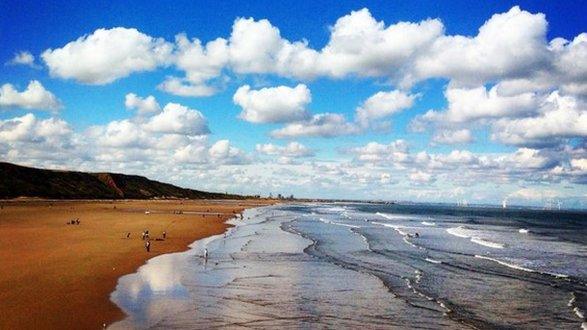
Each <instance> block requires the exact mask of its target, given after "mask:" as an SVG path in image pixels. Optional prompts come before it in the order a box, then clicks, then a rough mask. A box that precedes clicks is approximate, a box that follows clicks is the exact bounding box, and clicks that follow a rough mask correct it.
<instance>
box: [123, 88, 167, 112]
mask: <svg viewBox="0 0 587 330" xmlns="http://www.w3.org/2000/svg"><path fill="white" fill-rule="evenodd" d="M124 105H125V106H126V108H127V109H129V110H136V112H137V114H138V115H139V116H143V115H148V114H153V113H157V112H159V111H161V106H159V103H157V100H156V99H155V97H154V96H153V95H149V96H147V97H145V98H142V97H140V96H137V95H136V94H134V93H129V94H126V97H125V99H124Z"/></svg>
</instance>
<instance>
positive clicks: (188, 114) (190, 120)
mask: <svg viewBox="0 0 587 330" xmlns="http://www.w3.org/2000/svg"><path fill="white" fill-rule="evenodd" d="M145 128H146V129H148V130H150V131H153V132H158V133H166V134H184V135H205V134H208V133H210V130H209V129H208V124H207V123H206V119H205V118H204V115H202V113H201V112H199V111H198V110H194V109H190V108H188V107H186V106H183V105H181V104H178V103H168V104H167V105H166V106H165V107H164V108H163V111H162V112H161V113H159V114H157V115H155V116H153V117H151V118H150V119H149V121H148V122H147V124H146V125H145Z"/></svg>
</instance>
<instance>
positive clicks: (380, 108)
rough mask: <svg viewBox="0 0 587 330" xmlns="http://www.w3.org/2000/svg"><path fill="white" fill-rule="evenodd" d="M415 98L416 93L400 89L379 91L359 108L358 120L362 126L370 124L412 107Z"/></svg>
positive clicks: (357, 111)
mask: <svg viewBox="0 0 587 330" xmlns="http://www.w3.org/2000/svg"><path fill="white" fill-rule="evenodd" d="M415 98H416V96H415V95H409V94H406V93H403V92H401V91H398V90H393V91H389V92H378V93H376V94H374V95H372V96H371V97H369V98H368V99H367V100H365V102H363V104H362V105H361V106H360V107H359V108H357V110H356V118H357V121H358V122H359V123H360V124H361V125H362V126H369V125H370V124H371V122H372V121H374V120H377V119H381V118H385V117H388V116H390V115H393V114H395V113H398V112H400V111H402V110H404V109H408V108H411V107H412V105H413V104H414V99H415Z"/></svg>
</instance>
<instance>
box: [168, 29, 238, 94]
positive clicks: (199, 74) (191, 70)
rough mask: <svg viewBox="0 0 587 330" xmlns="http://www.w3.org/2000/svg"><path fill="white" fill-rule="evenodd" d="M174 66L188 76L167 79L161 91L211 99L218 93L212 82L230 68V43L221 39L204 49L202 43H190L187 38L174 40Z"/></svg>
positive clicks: (192, 41)
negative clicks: (210, 81) (223, 70)
mask: <svg viewBox="0 0 587 330" xmlns="http://www.w3.org/2000/svg"><path fill="white" fill-rule="evenodd" d="M175 43H176V47H177V50H176V51H175V66H176V67H177V69H179V70H182V71H184V72H185V77H183V78H178V77H174V76H172V77H168V78H167V79H166V80H165V81H164V82H163V83H161V84H160V85H159V88H160V89H162V90H164V91H166V92H169V93H171V94H175V95H180V96H210V95H212V94H214V93H215V92H216V90H217V88H215V87H214V86H210V85H209V80H211V79H213V78H217V77H218V76H220V74H221V72H222V69H223V68H224V67H225V66H226V65H227V63H228V59H229V57H228V56H229V54H228V46H227V41H226V40H225V39H222V38H218V39H216V40H213V41H210V42H208V43H207V44H205V45H202V42H201V41H200V40H199V39H193V40H189V39H188V37H187V36H186V35H185V34H178V35H177V36H176V37H175Z"/></svg>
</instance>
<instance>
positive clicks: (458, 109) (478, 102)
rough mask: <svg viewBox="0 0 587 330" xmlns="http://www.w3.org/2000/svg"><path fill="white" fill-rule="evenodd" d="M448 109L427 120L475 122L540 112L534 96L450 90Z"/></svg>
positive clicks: (446, 93) (429, 115) (493, 90)
mask: <svg viewBox="0 0 587 330" xmlns="http://www.w3.org/2000/svg"><path fill="white" fill-rule="evenodd" d="M445 96H446V100H447V102H448V108H447V109H446V111H445V112H437V111H429V112H428V113H426V114H425V115H424V116H423V119H425V120H443V121H450V122H471V121H474V120H478V119H486V118H504V117H505V118H512V117H520V116H524V115H527V114H529V113H530V112H532V111H535V110H536V107H537V106H538V100H537V98H536V97H535V95H534V94H533V93H524V94H518V95H512V96H503V95H500V94H499V93H498V88H497V87H493V88H491V89H490V90H489V91H488V90H487V89H486V88H485V87H477V88H449V89H447V90H446V91H445Z"/></svg>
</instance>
